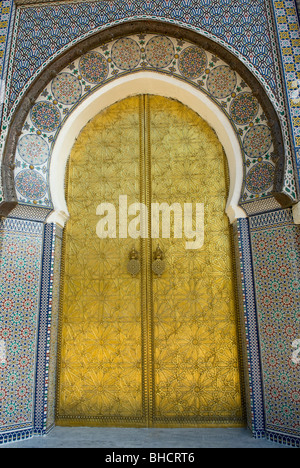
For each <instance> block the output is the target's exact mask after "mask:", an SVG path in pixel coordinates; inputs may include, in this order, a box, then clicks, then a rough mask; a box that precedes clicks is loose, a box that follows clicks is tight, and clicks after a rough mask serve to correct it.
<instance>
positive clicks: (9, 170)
mask: <svg viewBox="0 0 300 468" xmlns="http://www.w3.org/2000/svg"><path fill="white" fill-rule="evenodd" d="M141 32H143V33H153V34H155V33H157V34H163V35H169V36H171V37H175V38H177V39H184V40H186V41H189V42H191V43H193V44H195V45H197V46H199V47H201V48H203V49H205V50H207V51H209V52H211V53H214V54H216V55H218V56H219V57H220V58H221V59H222V60H224V61H225V62H227V63H230V67H231V68H232V69H233V70H235V71H237V72H238V73H239V75H240V76H241V77H242V78H243V79H244V80H245V81H246V82H247V83H248V85H249V86H250V87H251V90H252V94H253V95H254V96H255V97H256V98H257V99H258V101H259V103H260V105H261V106H262V108H263V110H264V113H265V115H266V118H267V120H268V122H269V125H270V127H271V130H272V138H273V144H274V147H275V151H276V154H277V156H278V157H277V162H276V170H275V179H274V192H273V196H274V198H275V199H276V200H277V201H278V202H279V203H280V204H281V205H282V206H290V205H291V204H292V201H291V199H290V198H289V197H288V195H287V194H286V193H285V192H284V190H283V189H284V183H285V180H284V175H285V166H286V161H285V156H284V145H283V140H282V132H281V127H280V122H279V119H278V116H277V114H276V112H275V110H274V108H273V105H272V103H271V102H270V100H269V98H268V96H267V94H266V92H265V91H264V89H263V87H262V85H261V84H260V83H259V82H258V80H257V79H256V78H255V77H254V75H253V74H252V73H251V72H249V70H248V69H247V68H246V66H245V65H244V64H242V62H241V61H239V60H238V59H237V57H235V56H234V55H233V54H231V53H230V52H229V51H228V50H226V49H225V48H223V47H222V46H220V45H219V44H217V43H215V42H213V41H212V40H210V39H208V38H204V37H203V36H201V35H200V34H198V33H196V32H193V31H191V30H188V29H184V28H181V27H178V26H175V25H172V24H165V23H162V22H158V21H134V22H128V23H123V24H122V25H119V26H114V27H111V28H108V29H107V30H104V31H102V32H99V33H97V34H95V35H94V36H91V37H89V38H88V39H86V40H84V41H82V42H81V43H79V44H77V45H75V46H73V47H72V48H70V49H69V50H68V51H67V52H65V53H64V54H63V55H61V56H59V57H58V58H57V59H56V60H54V61H53V62H52V63H51V64H50V65H49V66H48V68H47V69H45V70H44V72H42V73H41V74H40V76H39V77H38V78H37V79H36V80H35V82H34V83H33V84H32V85H31V87H30V88H29V90H28V91H27V93H26V96H25V97H24V98H23V100H22V101H21V102H20V104H19V106H18V108H17V109H16V112H15V114H14V118H13V121H12V123H11V126H10V129H9V132H8V137H7V141H6V146H5V150H4V157H3V164H2V185H3V192H4V202H3V203H2V204H1V205H0V215H6V214H7V213H9V212H10V211H11V209H12V208H13V207H15V206H16V205H17V203H18V200H17V196H16V192H15V186H14V178H13V168H14V159H15V153H16V145H17V142H18V138H19V136H20V134H21V131H22V126H23V124H24V121H25V118H26V116H27V114H28V113H29V111H30V108H31V106H32V105H33V103H34V102H35V100H36V99H37V97H38V96H39V94H40V93H41V92H42V90H43V89H44V88H45V86H47V84H48V83H49V82H50V81H51V80H52V79H53V78H54V77H55V76H56V75H57V74H58V73H59V72H60V71H61V70H63V68H64V67H66V66H67V65H68V64H70V63H71V62H72V61H73V60H75V59H76V58H78V57H80V56H82V55H83V54H84V53H85V52H87V51H89V50H91V49H93V48H95V47H97V46H99V45H101V44H104V43H107V42H108V41H111V40H114V39H117V38H119V37H122V36H128V35H132V34H139V33H141ZM139 74H140V75H141V72H139V73H136V74H135V75H132V78H130V75H128V77H127V79H125V80H123V81H122V80H121V81H119V83H118V81H117V80H118V79H116V80H115V83H114V85H113V86H117V85H118V86H119V92H120V93H119V94H118V93H117V95H118V96H119V98H122V97H126V96H127V95H132V94H134V93H133V91H132V90H131V91H130V89H129V88H128V85H129V84H131V85H132V84H133V81H132V80H135V81H136V84H137V83H138V82H139V83H140V84H139V87H137V88H136V90H138V89H139V90H140V92H145V93H147V92H148V93H149V92H151V90H152V94H159V93H158V92H157V90H155V89H154V88H153V83H156V85H158V87H160V89H161V91H160V93H161V94H162V95H166V96H167V97H173V98H174V97H176V94H177V98H178V97H179V99H178V100H180V101H182V102H183V103H184V104H187V105H189V102H190V105H189V107H192V108H193V106H192V105H191V104H192V102H193V101H192V100H190V98H189V96H192V95H194V97H195V102H198V104H199V103H201V102H203V98H204V96H202V93H201V91H200V90H197V89H194V90H192V86H190V87H189V85H187V84H184V83H180V85H179V83H176V79H175V78H174V77H173V78H172V80H173V81H172V80H171V81H172V82H170V83H169V84H170V85H171V86H170V87H169V90H170V92H167V88H166V87H165V88H164V86H165V85H166V83H167V81H168V80H167V79H166V78H167V77H164V78H163V77H162V76H160V75H159V73H157V71H156V73H152V76H151V77H150V76H149V75H148V84H149V86H148V88H147V86H146V87H145V86H144V87H143V86H142V85H141V81H139V80H140V78H141V76H140V77H138V75H139ZM154 75H155V76H154ZM178 81H179V80H178ZM130 82H131V83H130ZM107 86H108V85H107ZM107 86H104V87H103V88H102V90H100V91H99V93H98V96H97V95H96V94H95V93H94V94H92V95H91V96H94V99H95V100H96V101H97V103H98V105H99V107H98V112H99V111H100V110H101V108H104V107H105V105H104V103H105V99H103V100H102V101H101V100H100V101H99V100H98V97H99V98H100V99H101V98H104V96H106V98H108V96H109V92H110V89H109V86H108V87H107ZM122 87H123V91H122ZM126 87H127V89H125V88H126ZM162 88H164V89H165V91H163V89H162ZM116 89H117V87H115V90H116ZM143 90H144V91H143ZM180 90H183V92H182V93H181V91H180ZM171 91H172V92H171ZM122 92H123V94H122ZM178 92H179V96H178ZM197 98H198V99H197ZM115 100H116V99H115ZM87 101H88V99H87V100H86V103H85V104H86V106H85V105H83V107H82V106H79V107H78V109H79V110H80V109H81V111H82V112H84V109H86V110H87V109H88V108H89V109H90V110H91V108H92V107H89V105H87ZM107 102H110V103H113V100H112V99H108V101H107ZM204 107H205V106H204ZM209 107H211V108H212V107H213V105H212V104H211V105H208V107H207V109H208V108H209ZM194 110H195V111H196V112H198V113H199V114H200V116H202V117H204V118H205V117H206V114H205V112H206V111H205V112H204V115H203V114H202V113H201V112H200V108H199V105H198V106H197V105H196V108H195V107H194ZM98 112H95V111H94V110H93V111H92V114H94V115H95V114H96V113H98ZM214 113H215V120H217V121H219V124H220V119H221V117H220V113H221V112H220V111H218V110H217V108H216V106H215V108H214ZM72 114H73V113H72ZM72 114H71V116H70V119H72V118H74V119H75V120H76V118H77V117H78V115H79V113H78V111H76V113H74V115H73V117H72ZM76 114H77V115H76ZM92 114H91V115H92ZM224 117H225V116H224ZM68 120H69V119H67V120H66V122H65V125H64V126H62V129H61V132H60V135H59V136H58V139H57V140H58V143H59V142H60V141H61V138H62V136H63V135H65V136H66V132H67V130H68V123H67V122H68ZM79 120H80V121H81V128H82V127H83V126H84V122H85V123H86V122H87V120H86V121H85V118H84V115H83V114H82V116H81V117H80V118H79ZM221 120H222V119H221ZM77 123H78V120H77ZM210 124H211V126H212V127H213V128H214V129H215V130H216V132H217V134H218V136H219V137H220V135H222V134H223V137H221V143H222V144H223V146H224V145H225V147H226V142H225V140H226V137H225V134H226V129H227V139H228V135H229V134H230V123H229V121H228V122H227V123H225V121H224V122H223V124H221V125H220V126H218V125H219V124H216V125H214V123H213V122H212V121H210ZM79 130H80V129H79ZM79 130H78V131H79ZM67 137H68V138H69V137H70V138H71V139H72V138H73V137H72V132H71V133H69V134H68V135H67ZM74 138H75V136H74ZM222 138H223V141H222ZM224 138H225V140H224ZM224 142H225V143H224ZM231 143H232V148H231V149H228V148H229V147H228V148H227V151H226V150H225V152H226V153H227V157H228V161H229V168H230V175H231V200H229V202H228V207H229V208H230V209H229V212H228V215H229V217H230V219H231V221H232V220H233V219H235V218H236V217H243V210H241V209H240V208H238V196H237V192H238V189H239V186H240V185H239V184H240V181H238V178H236V175H237V174H236V173H237V171H239V170H240V169H241V161H240V159H239V158H240V155H239V154H238V153H239V151H238V149H237V147H236V141H235V138H234V136H233V134H232V138H231ZM59 144H61V143H59ZM227 146H228V145H227ZM56 147H57V148H58V147H59V145H58V146H57V142H56V144H55V146H54V148H53V154H54V159H53V162H52V163H51V174H52V175H51V174H50V185H51V177H52V179H53V173H54V172H53V171H55V154H56ZM234 148H235V149H234ZM68 151H69V149H68ZM230 152H231V153H232V156H231V157H230V156H229V153H230ZM233 153H234V155H233ZM63 159H65V160H66V157H64V158H63ZM233 161H235V166H234V165H233V164H232V163H233ZM238 161H239V162H238ZM53 165H54V166H53ZM53 167H54V169H53ZM63 174H64V172H62V173H60V174H57V175H58V177H59V178H60V180H61V185H60V187H61V188H60V189H59V190H60V192H61V191H62V187H63V185H62V183H63ZM53 187H55V184H54V185H53V184H52V188H51V192H52V196H53V195H54V198H55V194H54V192H55V191H53ZM56 188H57V187H56ZM233 194H234V198H233V199H234V202H233V203H232V196H233ZM54 205H55V203H54ZM65 208H66V207H65V205H64V204H63V202H62V200H61V202H60V203H58V204H56V206H54V209H55V211H56V215H58V213H59V212H61V214H62V218H61V223H63V218H65V217H66V216H67V211H66V209H65ZM229 213H231V214H229ZM233 213H234V214H233ZM58 218H59V215H58ZM58 218H55V217H52V218H51V217H50V220H51V219H52V220H54V219H58Z"/></svg>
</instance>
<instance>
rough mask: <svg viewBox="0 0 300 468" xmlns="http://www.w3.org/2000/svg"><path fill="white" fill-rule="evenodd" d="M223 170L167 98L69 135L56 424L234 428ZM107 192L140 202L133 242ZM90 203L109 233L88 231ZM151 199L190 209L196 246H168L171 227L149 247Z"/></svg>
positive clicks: (202, 133)
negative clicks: (196, 215)
mask: <svg viewBox="0 0 300 468" xmlns="http://www.w3.org/2000/svg"><path fill="white" fill-rule="evenodd" d="M225 173H226V167H225V159H224V154H223V150H222V147H221V144H220V143H219V141H218V139H217V136H216V134H215V133H214V131H213V130H212V129H211V128H210V127H209V126H208V125H207V124H206V123H205V122H204V121H203V120H202V119H201V118H200V117H199V116H198V115H196V114H195V113H194V112H193V111H191V110H190V109H188V108H187V107H185V106H184V105H182V104H181V103H179V102H177V101H174V100H170V99H166V98H163V97H159V96H148V95H146V96H135V97H131V98H127V99H126V100H123V101H121V102H118V103H116V104H114V105H113V106H111V107H109V108H108V109H106V110H105V111H103V112H101V113H100V114H99V115H98V116H96V117H95V118H94V119H93V120H92V121H91V122H89V123H88V124H87V125H86V127H85V128H84V129H83V130H82V132H81V134H80V135H79V137H78V139H77V141H76V143H75V145H74V147H73V150H72V153H71V156H70V162H69V170H68V177H67V186H66V192H67V202H68V207H69V212H70V220H69V221H68V224H67V227H66V230H65V239H64V255H63V258H64V274H63V285H62V313H61V324H60V338H61V339H60V347H59V360H58V392H57V424H60V425H97V426H107V425H111V426H133V427H139V426H140V427H141V426H142V427H143V426H156V427H160V426H161V427H163V426H166V427H176V426H181V427H201V426H237V425H238V426H239V425H243V410H242V403H241V400H242V398H241V389H240V372H239V362H238V361H239V359H238V339H237V325H236V322H237V313H236V306H235V286H234V281H233V277H232V272H233V267H232V263H231V262H232V259H231V257H232V256H231V242H230V231H229V225H228V220H227V217H226V215H225V214H224V209H225V203H226V195H227V189H226V174H225ZM120 195H123V196H124V195H126V196H127V206H129V205H130V204H132V203H143V204H144V205H145V206H146V207H147V216H148V218H147V221H148V223H147V231H146V233H144V235H143V237H139V238H136V239H133V238H132V237H130V236H128V235H127V236H126V232H127V231H126V232H125V231H124V226H123V227H122V229H120V223H119V220H118V215H119V216H120V213H121V212H120V198H119V196H120ZM102 202H106V203H111V204H113V205H114V206H115V207H116V208H117V209H116V214H117V216H116V229H115V232H111V236H113V237H107V238H99V236H98V235H97V231H96V226H97V225H98V223H99V213H98V214H97V207H98V206H99V204H100V203H102ZM153 203H168V204H169V205H170V206H171V205H172V204H173V203H177V204H178V206H179V205H180V206H183V205H184V204H185V203H190V204H195V203H202V204H203V206H204V243H203V246H202V247H201V248H198V249H187V248H186V242H187V241H188V240H190V238H188V237H187V236H185V235H183V236H182V238H180V237H174V232H173V231H174V229H175V227H174V223H175V220H174V219H173V221H172V222H171V233H170V234H171V235H170V236H169V237H164V238H161V237H160V238H155V239H154V238H151V234H152V237H153V232H151V208H152V206H153V205H152V204H153ZM118 210H119V211H118ZM132 219H133V216H130V215H128V223H130V221H131V220H132ZM152 221H153V218H152ZM193 227H195V225H193ZM158 244H159V247H160V249H161V252H162V255H163V261H164V264H165V269H164V271H163V272H162V274H155V272H154V271H153V263H154V261H155V258H156V254H157V253H158V250H157V246H158ZM133 248H134V249H135V251H136V253H137V254H138V256H139V261H140V270H139V272H137V274H135V275H131V274H130V273H129V272H128V269H127V266H128V262H129V255H130V252H131V251H132V249H133ZM158 256H159V255H158Z"/></svg>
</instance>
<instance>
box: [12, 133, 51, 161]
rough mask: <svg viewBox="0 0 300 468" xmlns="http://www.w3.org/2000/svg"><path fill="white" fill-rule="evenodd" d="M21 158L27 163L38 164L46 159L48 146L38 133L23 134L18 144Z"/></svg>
mask: <svg viewBox="0 0 300 468" xmlns="http://www.w3.org/2000/svg"><path fill="white" fill-rule="evenodd" d="M18 151H19V155H20V156H21V158H22V159H23V160H24V161H25V162H27V163H28V164H33V165H39V164H43V163H44V162H45V161H47V159H48V157H49V147H48V144H47V143H46V141H45V140H44V139H43V138H42V137H41V136H39V135H34V134H33V135H24V136H23V137H22V138H21V139H20V141H19V144H18Z"/></svg>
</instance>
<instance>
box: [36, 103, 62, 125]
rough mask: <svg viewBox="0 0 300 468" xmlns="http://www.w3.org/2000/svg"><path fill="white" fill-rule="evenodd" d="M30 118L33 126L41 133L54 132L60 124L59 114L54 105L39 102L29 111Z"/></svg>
mask: <svg viewBox="0 0 300 468" xmlns="http://www.w3.org/2000/svg"><path fill="white" fill-rule="evenodd" d="M30 117H31V121H32V123H33V125H34V126H35V127H36V128H38V129H39V130H41V131H42V132H46V133H50V132H54V130H56V128H57V127H58V126H59V124H60V113H59V110H58V109H57V108H56V107H55V105H54V104H51V103H50V102H46V101H39V102H37V103H36V104H34V106H33V107H32V109H31V112H30Z"/></svg>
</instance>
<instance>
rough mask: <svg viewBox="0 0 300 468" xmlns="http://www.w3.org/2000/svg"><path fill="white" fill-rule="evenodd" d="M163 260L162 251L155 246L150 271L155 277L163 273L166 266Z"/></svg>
mask: <svg viewBox="0 0 300 468" xmlns="http://www.w3.org/2000/svg"><path fill="white" fill-rule="evenodd" d="M163 258H164V254H163V251H162V250H161V248H160V246H159V245H158V244H157V247H156V250H155V252H154V254H153V259H154V260H153V263H152V271H153V273H155V274H156V275H157V276H161V275H162V274H163V272H164V271H165V268H166V264H165V261H164V260H163Z"/></svg>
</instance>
